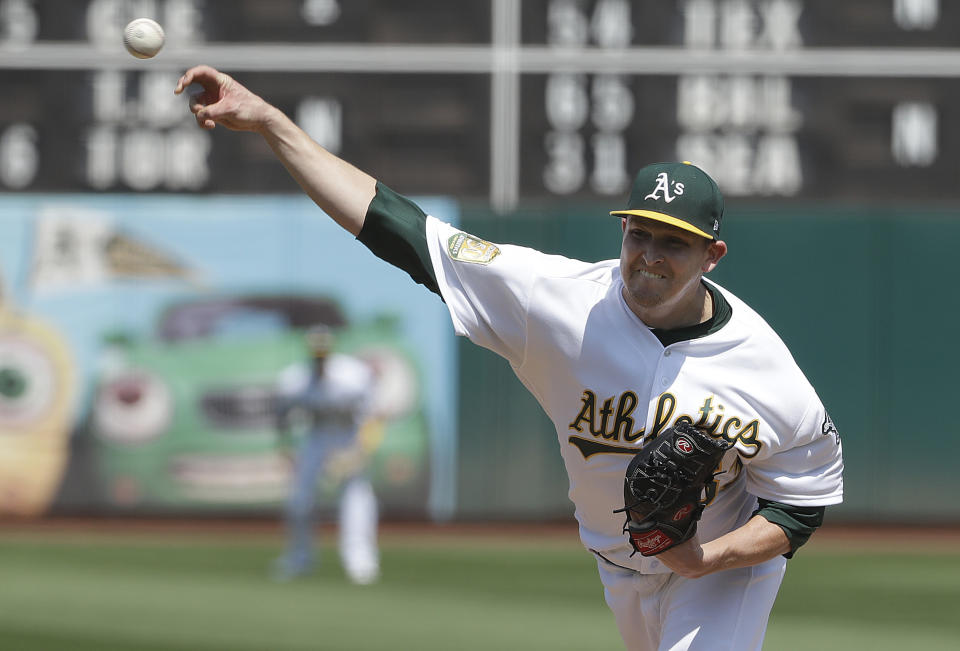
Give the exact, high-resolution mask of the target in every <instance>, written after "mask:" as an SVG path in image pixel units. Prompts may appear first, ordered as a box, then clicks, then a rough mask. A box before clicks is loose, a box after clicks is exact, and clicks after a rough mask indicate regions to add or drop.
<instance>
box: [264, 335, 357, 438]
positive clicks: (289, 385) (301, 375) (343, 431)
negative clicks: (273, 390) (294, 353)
mask: <svg viewBox="0 0 960 651" xmlns="http://www.w3.org/2000/svg"><path fill="white" fill-rule="evenodd" d="M372 386H373V376H372V373H371V371H370V368H369V367H368V366H367V365H366V364H364V363H363V362H361V361H360V360H358V359H355V358H353V357H350V356H348V355H341V354H337V353H334V354H332V355H330V357H329V358H328V359H327V361H326V364H325V366H324V369H323V375H322V376H320V377H316V376H315V375H314V373H313V370H312V364H311V363H310V362H307V361H304V362H297V363H295V364H292V365H290V366H288V367H287V368H285V369H284V370H283V372H282V373H281V374H280V378H279V380H278V385H277V392H278V393H279V395H280V396H282V397H283V398H284V399H285V400H286V402H287V403H289V405H290V406H291V407H297V408H300V409H302V410H304V411H306V412H307V413H308V415H309V419H310V433H311V434H314V435H318V436H319V435H324V436H336V437H339V438H342V439H352V438H353V437H354V435H355V434H356V433H357V428H358V427H359V426H360V424H361V423H362V422H363V420H364V419H365V418H366V417H367V416H368V415H369V414H368V411H369V408H370V406H371V397H372V396H371V387H372Z"/></svg>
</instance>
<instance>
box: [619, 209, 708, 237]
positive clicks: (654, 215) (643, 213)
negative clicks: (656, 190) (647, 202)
mask: <svg viewBox="0 0 960 651" xmlns="http://www.w3.org/2000/svg"><path fill="white" fill-rule="evenodd" d="M610 214H611V215H636V216H637V217H646V218H647V219H654V220H656V221H658V222H663V223H665V224H670V225H671V226H676V227H677V228H682V229H683V230H685V231H690V232H691V233H695V234H697V235H699V236H700V237H705V238H707V239H708V240H715V239H716V238H715V237H714V236H713V235H710V234H709V233H704V232H703V231H701V230H700V229H699V228H697V227H696V226H694V225H692V224H688V223H687V222H685V221H683V220H681V219H677V218H676V217H671V216H670V215H665V214H663V213H662V212H654V211H653V210H612V211H610Z"/></svg>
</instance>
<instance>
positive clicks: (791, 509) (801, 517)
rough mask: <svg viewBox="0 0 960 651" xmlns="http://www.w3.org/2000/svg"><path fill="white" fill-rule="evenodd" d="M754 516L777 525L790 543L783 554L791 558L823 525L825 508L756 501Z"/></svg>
mask: <svg viewBox="0 0 960 651" xmlns="http://www.w3.org/2000/svg"><path fill="white" fill-rule="evenodd" d="M758 503H759V506H758V507H757V510H756V511H754V512H753V514H754V515H761V516H763V517H764V518H765V519H766V520H767V521H768V522H772V523H773V524H776V525H779V526H780V528H781V529H783V532H784V533H785V534H787V540H789V541H790V551H789V552H787V553H786V554H784V556H785V557H786V558H792V557H793V555H794V553H796V551H797V549H799V548H800V546H801V545H803V544H804V543H805V542H807V541H808V540H810V536H811V535H813V532H814V531H816V530H817V527H819V526H820V525H821V524H823V514H824V512H825V511H826V510H827V507H825V506H792V505H790V504H784V503H782V502H772V501H770V500H758Z"/></svg>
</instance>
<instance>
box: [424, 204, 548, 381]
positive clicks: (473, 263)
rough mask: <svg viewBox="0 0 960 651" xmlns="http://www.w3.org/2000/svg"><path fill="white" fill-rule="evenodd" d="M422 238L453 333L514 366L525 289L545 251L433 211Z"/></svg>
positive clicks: (520, 351)
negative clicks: (473, 230)
mask: <svg viewBox="0 0 960 651" xmlns="http://www.w3.org/2000/svg"><path fill="white" fill-rule="evenodd" d="M427 243H428V245H429V247H430V258H431V260H432V262H433V271H434V275H435V276H436V279H437V285H438V287H439V289H440V294H441V296H442V297H443V300H444V302H445V303H446V305H447V309H448V310H449V311H450V318H451V319H452V321H453V326H454V330H455V331H456V333H457V334H458V335H460V336H463V337H468V338H469V339H470V340H471V341H473V342H474V343H476V344H478V345H480V346H483V347H484V348H487V349H489V350H492V351H493V352H495V353H497V354H498V355H500V356H502V357H504V358H505V359H506V360H507V361H509V362H510V364H511V365H513V366H514V367H518V366H520V365H521V364H522V363H523V359H524V351H525V347H526V336H527V333H526V328H527V309H528V306H529V299H530V291H531V288H532V286H533V283H534V280H535V278H536V276H537V275H538V274H539V273H540V271H541V268H542V264H546V263H547V259H548V258H549V257H550V256H547V255H546V254H543V253H540V252H539V251H535V250H533V249H528V248H525V247H521V246H515V245H501V244H493V243H491V242H486V241H484V240H481V239H479V238H477V237H474V236H472V235H470V234H468V233H464V232H463V231H460V230H458V229H456V228H454V227H452V226H451V225H449V224H446V223H444V222H442V221H440V220H437V219H435V218H433V217H428V218H427Z"/></svg>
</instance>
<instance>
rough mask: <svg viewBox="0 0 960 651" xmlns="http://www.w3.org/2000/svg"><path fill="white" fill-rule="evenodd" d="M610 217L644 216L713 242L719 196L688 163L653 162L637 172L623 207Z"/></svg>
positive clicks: (720, 215) (720, 202)
mask: <svg viewBox="0 0 960 651" xmlns="http://www.w3.org/2000/svg"><path fill="white" fill-rule="evenodd" d="M610 214H611V215H621V216H626V215H637V216H639V217H647V218H649V219H655V220H657V221H660V222H664V223H666V224H670V225H672V226H676V227H677V228H682V229H683V230H685V231H690V232H691V233H696V234H697V235H700V236H701V237H705V238H707V239H709V240H716V239H717V238H719V237H720V220H721V219H722V218H723V196H722V195H721V194H720V188H718V187H717V184H716V182H714V180H713V179H711V178H710V176H709V175H708V174H707V173H706V172H704V171H703V170H702V169H700V168H699V167H697V166H696V165H693V164H692V163H689V162H687V161H684V162H682V163H677V162H673V163H653V164H651V165H647V166H646V167H644V168H643V169H641V170H640V171H639V172H637V176H636V178H634V180H633V188H632V189H631V190H630V198H629V200H628V201H627V208H626V209H625V210H614V211H611V213H610Z"/></svg>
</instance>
